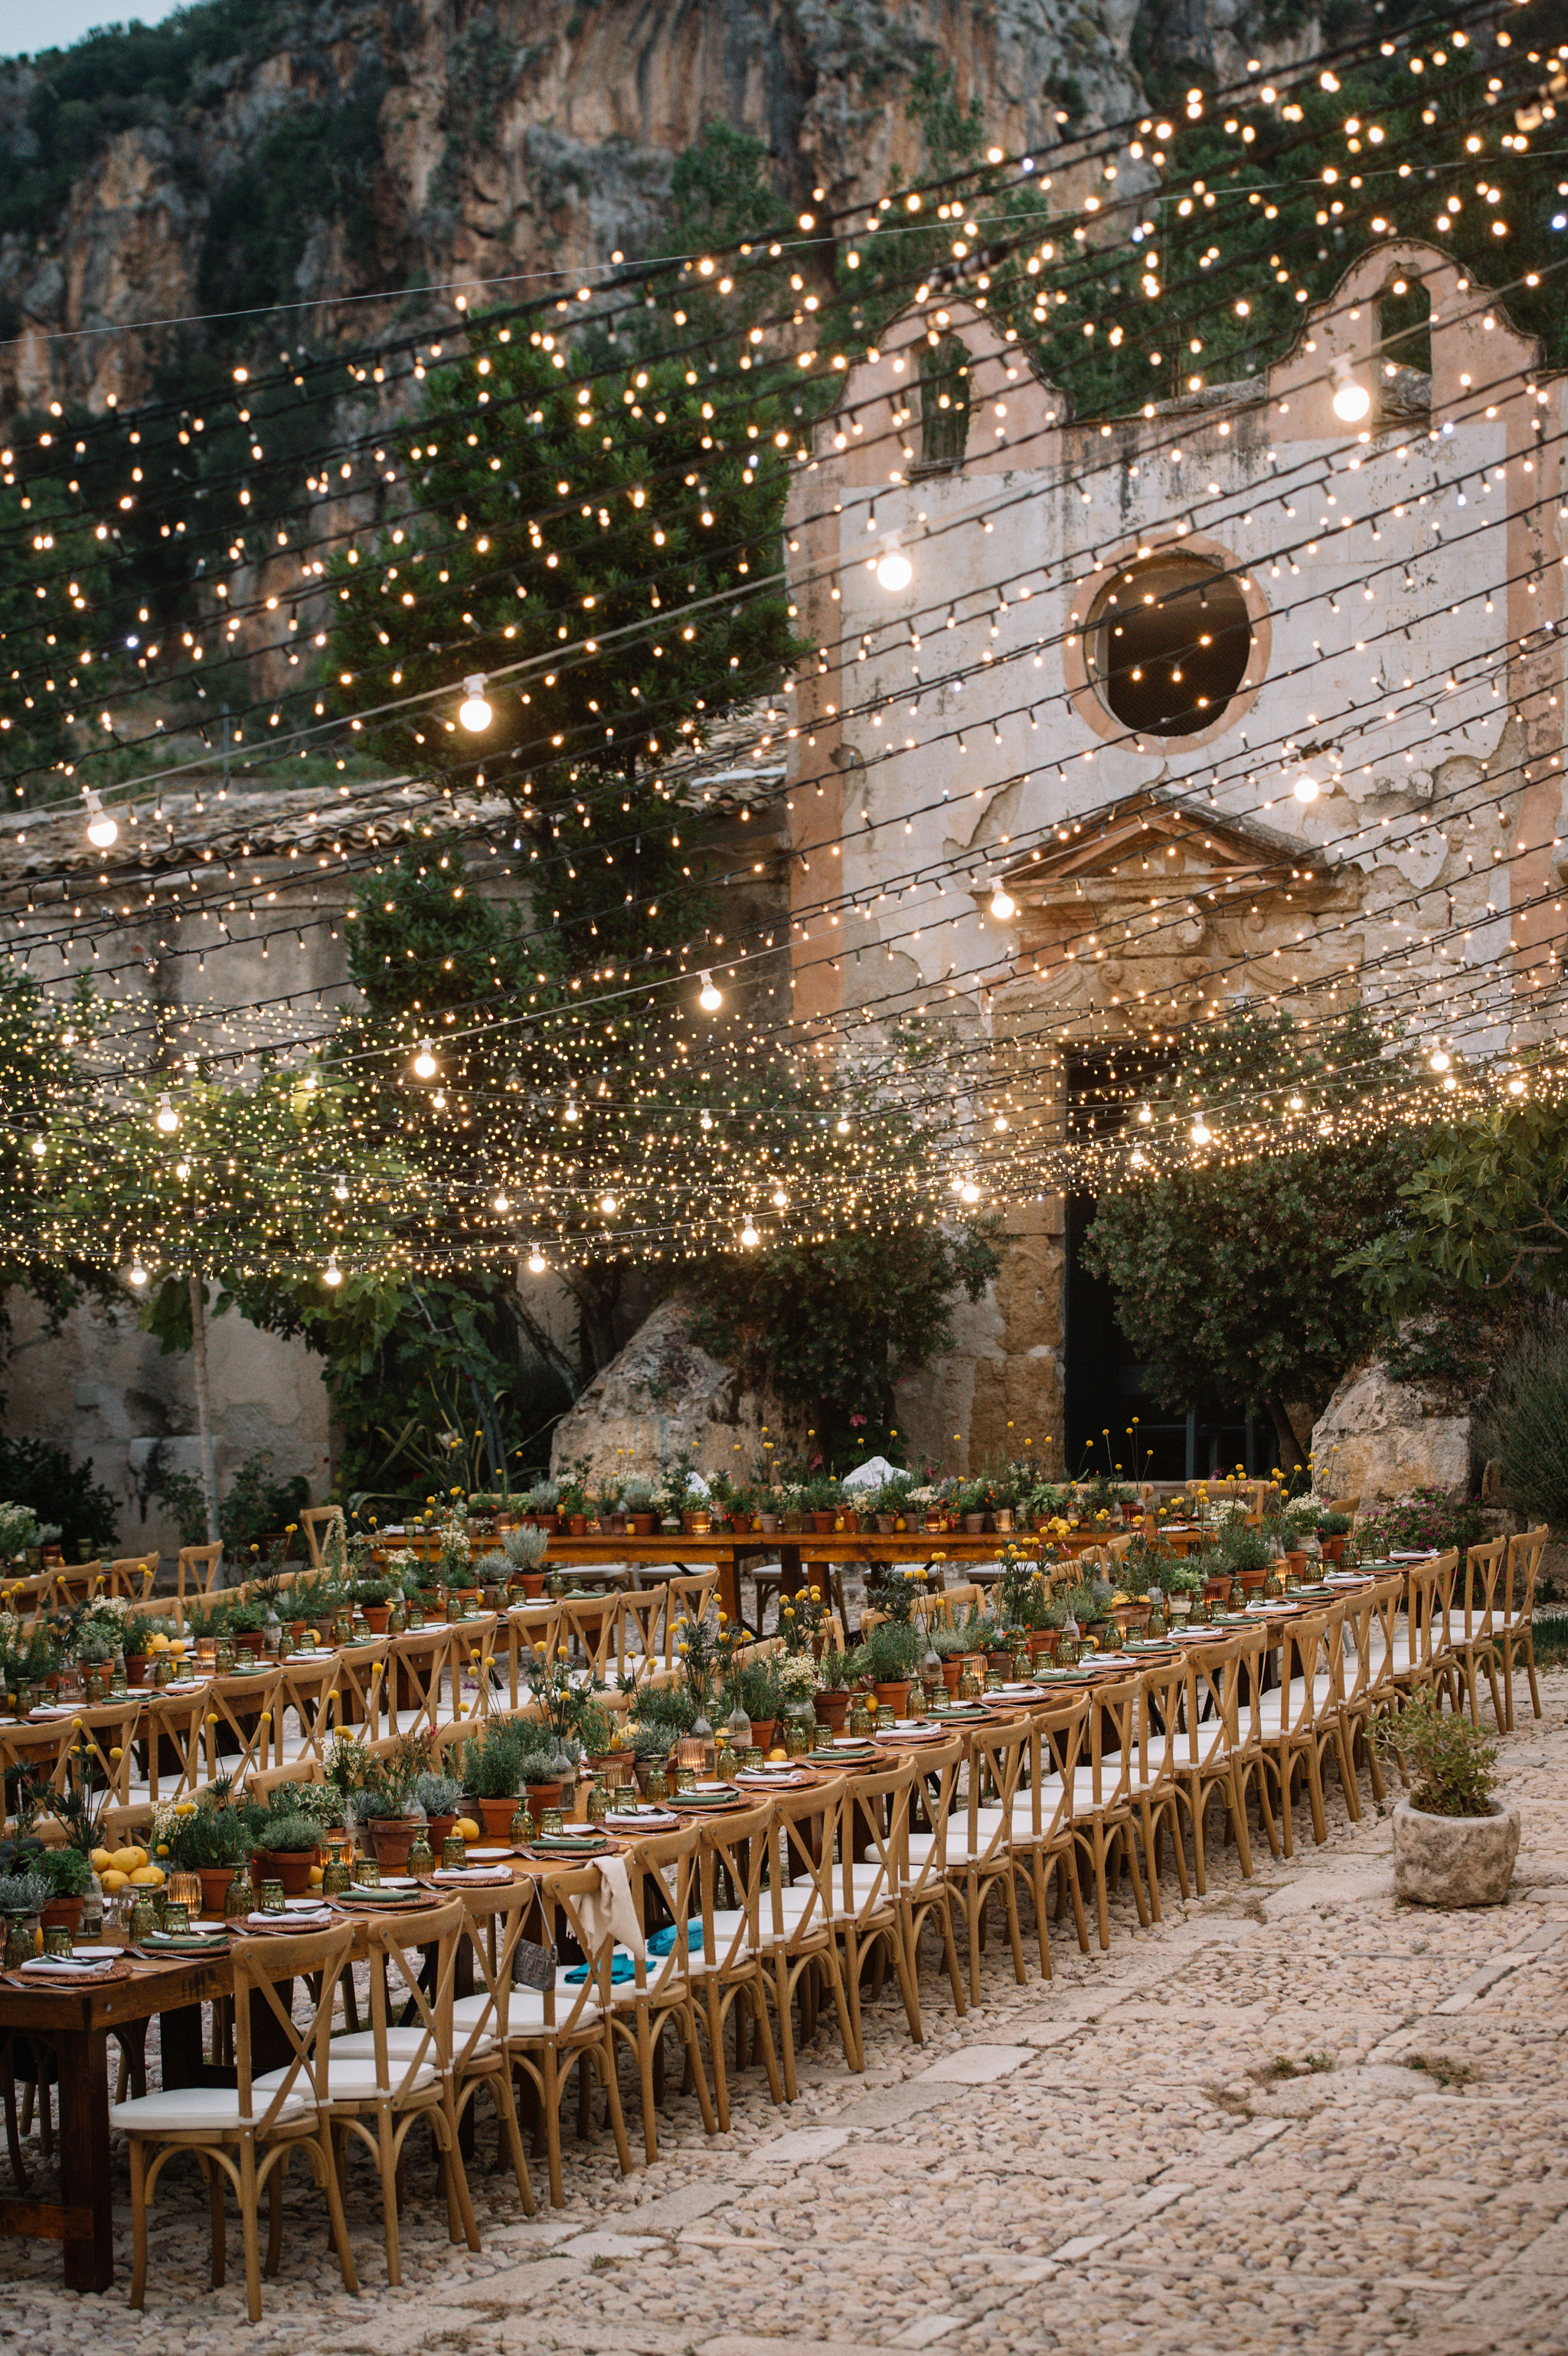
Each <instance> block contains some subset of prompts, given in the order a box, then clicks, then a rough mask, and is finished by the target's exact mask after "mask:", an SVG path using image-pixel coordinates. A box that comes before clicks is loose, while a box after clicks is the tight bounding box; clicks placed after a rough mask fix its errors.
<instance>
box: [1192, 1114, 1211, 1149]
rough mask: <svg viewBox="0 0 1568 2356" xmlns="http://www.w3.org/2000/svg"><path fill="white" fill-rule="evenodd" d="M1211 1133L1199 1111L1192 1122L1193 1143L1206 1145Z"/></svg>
mask: <svg viewBox="0 0 1568 2356" xmlns="http://www.w3.org/2000/svg"><path fill="white" fill-rule="evenodd" d="M1211 1133H1212V1132H1211V1130H1210V1127H1209V1124H1208V1122H1207V1121H1206V1120H1205V1119H1204V1118H1203V1116H1202V1114H1201V1113H1200V1114H1199V1116H1198V1118H1197V1119H1196V1120H1195V1121H1194V1122H1193V1124H1192V1142H1193V1144H1194V1145H1207V1144H1208V1142H1209V1140H1210V1137H1211Z"/></svg>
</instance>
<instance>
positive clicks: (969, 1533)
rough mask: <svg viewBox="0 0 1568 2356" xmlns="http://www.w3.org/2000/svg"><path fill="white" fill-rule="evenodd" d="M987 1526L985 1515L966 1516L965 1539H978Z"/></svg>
mask: <svg viewBox="0 0 1568 2356" xmlns="http://www.w3.org/2000/svg"><path fill="white" fill-rule="evenodd" d="M985 1526H986V1516H985V1515H984V1514H965V1516H964V1530H965V1537H972V1538H977V1537H979V1536H980V1534H981V1532H982V1531H983V1530H984V1529H985Z"/></svg>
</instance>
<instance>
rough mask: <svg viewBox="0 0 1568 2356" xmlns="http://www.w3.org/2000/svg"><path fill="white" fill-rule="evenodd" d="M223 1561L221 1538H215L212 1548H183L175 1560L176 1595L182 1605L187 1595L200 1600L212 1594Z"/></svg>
mask: <svg viewBox="0 0 1568 2356" xmlns="http://www.w3.org/2000/svg"><path fill="white" fill-rule="evenodd" d="M222 1560H223V1542H222V1540H221V1539H220V1538H214V1540H213V1541H212V1543H211V1545H210V1546H183V1547H181V1548H180V1550H179V1553H178V1555H177V1556H176V1559H175V1593H176V1596H177V1597H178V1598H179V1600H180V1601H181V1602H182V1603H183V1602H184V1601H185V1600H186V1597H187V1595H190V1596H192V1597H196V1598H200V1597H202V1596H205V1595H210V1594H211V1592H212V1587H213V1581H214V1580H216V1579H217V1577H218V1566H219V1563H220V1562H221V1561H222Z"/></svg>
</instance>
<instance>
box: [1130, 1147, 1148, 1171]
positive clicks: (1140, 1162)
mask: <svg viewBox="0 0 1568 2356" xmlns="http://www.w3.org/2000/svg"><path fill="white" fill-rule="evenodd" d="M1132 1162H1133V1168H1134V1169H1135V1170H1146V1169H1147V1167H1148V1155H1147V1153H1146V1152H1145V1151H1144V1150H1143V1147H1142V1146H1141V1145H1135V1146H1134V1148H1133V1152H1132Z"/></svg>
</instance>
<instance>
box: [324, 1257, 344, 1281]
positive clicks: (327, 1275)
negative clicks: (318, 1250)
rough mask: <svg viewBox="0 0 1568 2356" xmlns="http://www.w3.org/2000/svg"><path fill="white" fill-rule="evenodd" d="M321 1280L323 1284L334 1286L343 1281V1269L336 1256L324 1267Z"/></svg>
mask: <svg viewBox="0 0 1568 2356" xmlns="http://www.w3.org/2000/svg"><path fill="white" fill-rule="evenodd" d="M321 1280H322V1282H323V1284H330V1285H334V1286H336V1285H339V1284H341V1283H342V1281H343V1270H342V1269H340V1268H339V1267H338V1265H337V1261H336V1257H335V1258H331V1259H329V1260H328V1261H327V1263H326V1266H325V1268H324V1269H322V1272H321Z"/></svg>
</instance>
